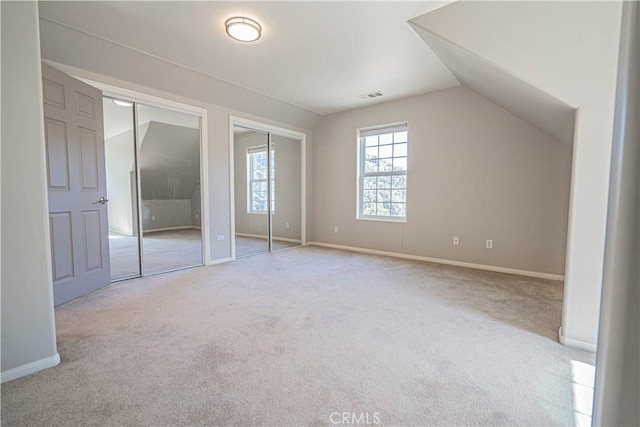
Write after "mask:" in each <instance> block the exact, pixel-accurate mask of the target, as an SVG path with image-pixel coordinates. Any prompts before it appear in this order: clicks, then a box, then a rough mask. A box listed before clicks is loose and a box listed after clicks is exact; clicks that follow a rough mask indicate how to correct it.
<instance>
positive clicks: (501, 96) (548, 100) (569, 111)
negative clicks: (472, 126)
mask: <svg viewBox="0 0 640 427" xmlns="http://www.w3.org/2000/svg"><path fill="white" fill-rule="evenodd" d="M422 16H426V15H422ZM422 16H419V17H417V18H414V19H412V20H410V21H409V24H410V25H411V27H412V28H413V29H414V31H415V32H416V33H417V34H418V35H419V36H420V37H421V38H422V40H424V42H425V43H427V45H429V47H430V48H431V49H432V50H433V51H434V52H435V54H436V55H438V56H439V57H440V60H441V61H442V62H443V63H444V64H445V65H446V66H447V67H448V68H449V69H450V70H451V72H452V73H453V75H454V76H455V77H456V78H457V79H458V80H459V81H460V83H461V84H462V85H464V86H466V87H468V88H469V89H471V90H473V91H475V92H477V93H478V94H480V95H482V96H484V97H485V98H487V99H488V100H490V101H491V102H493V103H494V104H497V105H499V106H501V107H502V108H504V109H505V110H507V111H510V112H511V113H513V114H515V115H516V116H518V117H520V118H521V119H523V120H524V121H526V122H528V123H530V124H532V125H533V126H535V127H537V128H539V129H541V130H542V131H544V132H545V133H547V134H548V135H550V136H552V137H553V138H555V139H557V140H558V141H561V142H563V143H565V144H568V145H572V144H573V129H574V118H575V109H574V108H573V107H571V106H570V105H567V104H565V103H564V102H562V101H560V100H558V99H556V98H554V97H553V96H551V95H549V94H548V93H546V92H543V91H542V90H540V89H538V88H536V87H534V86H532V85H530V84H528V83H526V82H524V81H522V80H520V79H518V78H516V77H514V76H513V75H511V74H509V73H507V72H505V71H504V70H502V69H500V68H499V67H498V66H496V65H495V64H492V63H491V62H489V61H487V60H485V59H483V58H481V57H480V56H478V55H476V54H474V53H473V52H470V51H468V50H466V49H464V48H462V47H460V46H458V45H456V44H454V43H452V42H450V41H449V40H447V39H445V38H443V37H441V36H439V35H437V34H435V33H434V32H432V31H430V30H429V29H428V28H426V25H424V24H423V23H421V17H422Z"/></svg>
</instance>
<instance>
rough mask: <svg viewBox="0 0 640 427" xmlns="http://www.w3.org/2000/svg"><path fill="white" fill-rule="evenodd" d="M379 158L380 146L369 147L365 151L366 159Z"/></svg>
mask: <svg viewBox="0 0 640 427" xmlns="http://www.w3.org/2000/svg"><path fill="white" fill-rule="evenodd" d="M377 158H378V146H377V145H376V146H375V147H367V148H366V151H365V159H377Z"/></svg>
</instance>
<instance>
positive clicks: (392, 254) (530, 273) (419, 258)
mask: <svg viewBox="0 0 640 427" xmlns="http://www.w3.org/2000/svg"><path fill="white" fill-rule="evenodd" d="M307 245H309V246H321V247H325V248H332V249H342V250H345V251H351V252H360V253H363V254H372V255H383V256H390V257H394V258H403V259H411V260H416V261H426V262H433V263H436V264H445V265H454V266H456V267H466V268H474V269H476V270H485V271H493V272H497V273H507V274H516V275H518V276H526V277H536V278H539V279H549V280H560V281H563V280H564V276H563V275H560V274H551V273H540V272H538V271H529V270H518V269H515V268H507V267H498V266H495V265H485V264H474V263H471V262H464V261H453V260H449V259H442V258H430V257H425V256H420V255H410V254H402V253H398V252H387V251H378V250H375V249H367V248H359V247H355V246H343V245H334V244H332V243H322V242H308V243H307Z"/></svg>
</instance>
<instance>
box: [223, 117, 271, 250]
mask: <svg viewBox="0 0 640 427" xmlns="http://www.w3.org/2000/svg"><path fill="white" fill-rule="evenodd" d="M233 135H234V138H233V140H234V144H233V150H234V152H233V154H234V182H235V207H236V209H235V211H236V212H235V225H236V230H235V241H236V257H238V258H241V257H246V256H251V255H256V254H260V253H264V252H269V215H268V212H267V206H268V205H269V203H268V201H269V198H270V196H271V194H272V193H273V191H274V189H275V188H274V180H273V179H271V184H270V185H269V184H268V183H269V177H268V175H269V174H268V170H269V167H270V166H271V168H272V170H273V164H274V160H275V159H274V158H273V152H272V156H271V158H269V156H268V155H267V151H268V150H267V146H268V144H269V135H268V134H266V133H264V132H259V131H254V130H251V129H246V128H243V127H239V126H234V128H233ZM272 178H273V174H272ZM272 200H273V198H272ZM271 205H272V208H273V203H271Z"/></svg>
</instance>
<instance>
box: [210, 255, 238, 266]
mask: <svg viewBox="0 0 640 427" xmlns="http://www.w3.org/2000/svg"><path fill="white" fill-rule="evenodd" d="M231 261H233V258H231V257H228V258H220V259H213V260H211V261H209V263H208V264H207V265H218V264H224V263H225V262H231Z"/></svg>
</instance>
